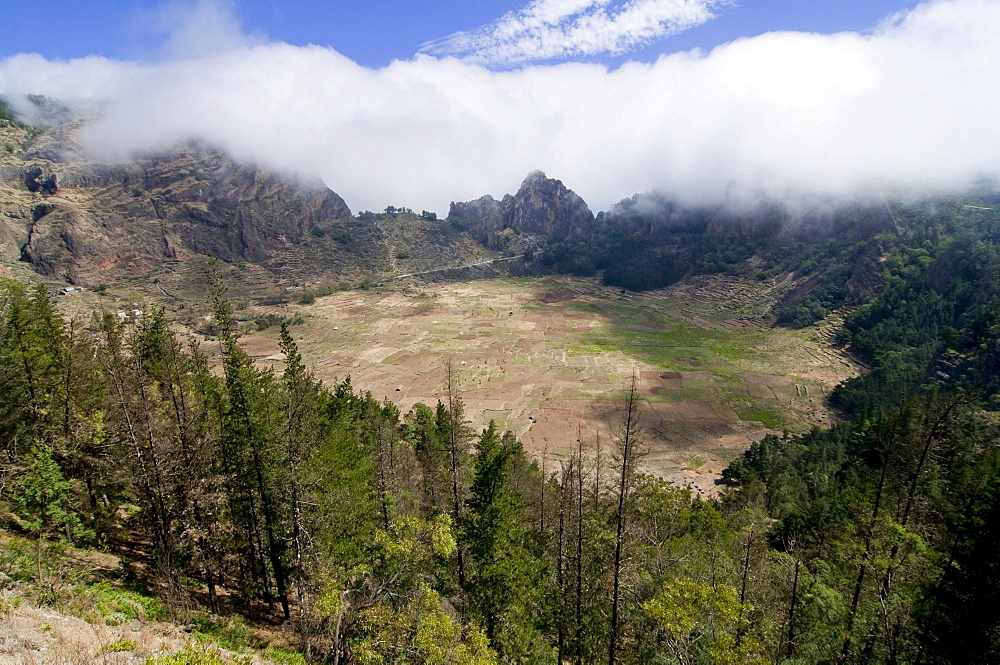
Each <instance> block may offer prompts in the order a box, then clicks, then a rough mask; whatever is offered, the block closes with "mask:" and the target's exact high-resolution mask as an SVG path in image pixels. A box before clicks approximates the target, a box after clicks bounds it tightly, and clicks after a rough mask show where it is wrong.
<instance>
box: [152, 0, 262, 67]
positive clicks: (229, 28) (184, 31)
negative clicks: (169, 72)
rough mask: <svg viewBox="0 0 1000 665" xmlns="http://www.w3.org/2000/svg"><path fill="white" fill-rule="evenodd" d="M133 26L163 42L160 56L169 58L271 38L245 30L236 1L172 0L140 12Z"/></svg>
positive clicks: (184, 57) (205, 53) (211, 52)
mask: <svg viewBox="0 0 1000 665" xmlns="http://www.w3.org/2000/svg"><path fill="white" fill-rule="evenodd" d="M132 29H133V31H135V32H136V33H138V34H140V35H142V36H144V37H146V38H147V39H148V38H149V37H152V38H153V41H154V43H155V42H159V44H158V46H159V48H158V50H159V53H158V55H159V56H160V57H161V58H163V59H166V60H189V59H193V58H200V57H204V56H209V55H216V54H219V53H225V52H227V51H231V50H233V49H236V48H240V47H243V46H255V45H258V44H263V43H265V42H266V41H267V40H266V37H265V36H264V35H262V34H257V33H255V34H246V33H245V32H244V31H243V29H242V26H241V22H240V19H239V17H238V16H237V13H236V5H235V2H234V0H170V1H169V2H167V3H166V4H164V5H161V6H160V7H158V8H156V9H154V10H152V11H149V12H142V13H139V14H138V15H137V16H136V18H135V20H134V21H133V24H132ZM144 41H146V40H144Z"/></svg>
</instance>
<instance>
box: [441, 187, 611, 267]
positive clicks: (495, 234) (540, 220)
mask: <svg viewBox="0 0 1000 665" xmlns="http://www.w3.org/2000/svg"><path fill="white" fill-rule="evenodd" d="M448 218H449V219H454V220H461V221H464V222H468V223H469V224H470V225H471V229H472V232H473V234H474V235H475V237H476V238H477V239H478V240H479V241H480V242H482V243H483V244H484V245H486V246H487V247H490V248H491V249H497V248H498V243H499V242H500V239H501V237H502V236H501V234H502V233H503V232H504V231H505V230H506V229H511V230H512V231H513V232H514V233H518V234H522V235H529V236H543V237H545V238H548V239H553V240H562V239H565V238H568V237H573V236H577V235H580V234H581V233H583V232H584V231H585V230H586V229H587V227H588V225H589V224H591V223H592V222H593V221H594V214H593V213H592V212H591V211H590V208H589V207H587V204H586V202H585V201H584V200H583V199H582V198H580V197H579V196H578V195H577V194H576V193H575V192H573V190H571V189H568V188H567V187H566V186H565V185H564V184H563V183H562V181H560V180H556V179H554V178H548V177H546V176H545V174H544V173H542V172H541V171H534V172H532V173H529V174H528V177H526V178H525V179H524V182H522V183H521V187H520V188H519V189H518V190H517V194H514V195H511V194H507V195H506V196H504V197H503V200H502V201H497V200H496V199H494V198H493V197H492V196H489V195H486V196H483V197H481V198H479V199H476V200H475V201H468V202H465V203H452V204H451V208H450V210H449V212H448Z"/></svg>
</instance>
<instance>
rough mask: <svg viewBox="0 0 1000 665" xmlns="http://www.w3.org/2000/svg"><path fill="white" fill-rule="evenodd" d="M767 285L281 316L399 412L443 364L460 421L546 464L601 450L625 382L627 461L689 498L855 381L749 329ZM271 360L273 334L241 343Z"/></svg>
mask: <svg viewBox="0 0 1000 665" xmlns="http://www.w3.org/2000/svg"><path fill="white" fill-rule="evenodd" d="M782 288H783V287H782V285H781V284H770V283H764V284H762V283H755V282H749V281H743V280H741V279H739V278H730V277H712V278H701V279H698V280H695V281H692V282H687V283H685V284H684V285H679V286H675V287H673V288H670V289H664V290H661V291H657V292H651V293H646V294H636V295H629V294H622V293H621V292H619V291H618V290H616V289H610V288H608V287H604V286H602V285H600V284H599V283H598V282H596V281H593V280H578V279H566V278H547V279H544V280H514V279H504V280H487V281H477V282H469V283H459V284H443V285H433V284H432V285H427V284H424V285H419V286H416V285H411V286H409V287H406V288H403V287H400V288H399V289H398V290H393V291H382V292H372V291H355V292H344V293H339V294H336V295H333V296H330V297H327V298H322V299H320V300H318V301H317V302H316V303H315V304H314V305H311V306H309V307H303V308H301V309H298V310H296V313H299V314H301V315H303V316H304V317H305V319H306V322H305V323H304V324H302V325H300V326H296V327H294V328H293V330H292V333H293V335H295V337H296V339H297V340H298V342H299V346H300V349H301V351H302V353H303V355H304V356H305V358H306V360H307V362H308V363H309V364H310V365H311V366H312V367H313V368H314V369H315V371H316V372H317V374H318V375H319V376H320V377H321V378H323V379H324V380H326V381H337V380H340V379H343V378H344V377H345V376H348V375H349V376H350V377H351V381H352V383H353V385H354V386H355V387H356V388H359V389H361V390H365V391H370V392H371V393H372V395H374V396H375V397H376V398H378V399H383V398H384V399H388V400H391V401H392V402H395V403H396V404H398V405H399V407H400V409H401V410H402V411H403V412H405V411H406V410H408V409H409V408H410V407H412V405H413V404H415V403H417V402H423V403H426V404H428V405H431V406H433V405H434V404H435V403H436V402H437V400H438V399H439V398H441V397H442V395H443V392H444V382H445V369H444V367H445V362H446V359H447V358H451V359H452V362H453V366H454V367H455V368H456V369H457V370H458V375H459V379H460V385H461V388H462V397H463V400H464V402H465V405H466V411H467V415H468V417H469V419H470V420H471V422H472V424H473V425H474V426H475V427H476V428H477V429H479V428H482V427H484V426H485V425H486V424H487V423H488V422H489V421H490V420H491V419H492V420H495V421H497V423H498V425H500V426H501V427H502V428H505V429H510V430H512V431H514V432H515V433H516V434H517V435H518V436H519V437H520V439H521V441H522V442H523V443H524V445H525V447H526V448H528V449H529V450H530V451H532V452H533V453H534V454H535V455H536V456H537V457H539V458H540V459H544V460H545V463H546V464H549V465H552V467H551V468H555V465H556V464H557V463H558V461H559V460H561V459H565V458H566V456H567V455H568V454H569V452H570V451H571V450H572V449H574V448H575V447H576V446H577V445H578V443H577V440H578V439H580V440H582V442H583V444H584V446H585V447H587V448H590V449H593V448H594V447H595V446H596V445H598V441H600V445H601V446H602V448H603V449H604V450H605V451H607V450H609V448H610V441H611V439H612V436H613V432H614V430H615V428H616V421H617V414H618V410H619V406H620V405H619V403H618V401H617V398H619V397H620V396H621V394H622V392H623V389H624V386H625V384H626V382H627V381H628V380H629V377H630V376H631V374H632V372H633V371H635V372H636V373H637V375H638V377H639V387H640V391H641V393H642V396H643V401H642V404H641V413H642V422H643V437H644V441H645V443H646V445H647V447H648V454H647V455H646V456H645V457H644V458H643V461H642V464H643V465H644V466H645V467H646V468H647V469H648V470H649V471H652V472H655V473H657V474H659V475H661V476H663V477H665V478H667V479H668V480H671V481H673V482H675V483H679V484H681V485H685V486H691V487H693V488H694V489H695V490H696V491H699V490H700V491H701V492H702V493H704V494H714V493H716V492H717V491H718V484H717V483H716V481H717V479H718V478H719V473H720V472H721V471H722V469H723V468H725V466H726V465H727V464H728V463H729V461H730V460H732V459H733V458H734V457H736V456H737V455H739V454H740V453H741V452H742V451H743V450H745V449H746V448H747V447H748V446H749V445H750V443H751V441H753V440H755V439H759V438H760V437H762V436H764V435H765V434H766V433H768V432H781V431H783V430H787V431H790V432H797V431H802V430H804V429H807V428H808V427H810V426H812V425H828V424H830V422H831V421H832V420H833V419H834V418H835V416H834V415H833V414H831V413H830V412H829V411H828V410H827V408H826V406H825V398H826V396H827V395H828V393H829V391H830V389H831V388H832V387H833V386H834V385H836V384H837V383H838V382H839V381H841V380H843V379H844V378H846V377H848V376H851V375H853V374H854V373H855V372H856V369H855V367H854V366H853V364H852V363H851V362H850V361H849V360H848V359H847V358H846V357H845V356H843V355H842V354H841V353H840V352H839V351H837V350H836V349H833V348H832V347H831V346H830V345H829V343H828V341H826V338H825V335H824V333H823V331H822V330H820V331H817V330H815V329H813V330H809V331H789V330H783V329H773V328H770V327H768V326H767V325H766V324H765V323H764V320H765V314H766V309H767V307H768V304H769V303H770V302H773V299H774V298H776V297H777V296H778V294H779V293H780V292H781V289H782ZM244 342H245V343H246V344H248V345H249V350H250V351H251V353H253V354H254V355H255V356H256V357H257V358H258V359H260V360H261V361H262V362H273V363H275V364H276V365H278V364H280V360H281V357H280V355H278V354H277V344H276V341H275V340H274V335H273V334H272V333H271V332H270V331H268V333H265V334H259V335H252V336H248V337H246V338H244Z"/></svg>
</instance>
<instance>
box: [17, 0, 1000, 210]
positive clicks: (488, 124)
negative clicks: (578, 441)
mask: <svg viewBox="0 0 1000 665" xmlns="http://www.w3.org/2000/svg"><path fill="white" fill-rule="evenodd" d="M0 15H2V16H3V19H4V28H5V29H4V31H3V33H4V40H3V41H2V42H0V95H2V96H4V97H5V98H6V99H7V100H8V102H9V103H10V104H12V105H13V106H14V108H15V110H17V111H19V112H21V113H22V114H25V116H26V117H27V118H28V119H29V120H32V119H34V120H36V121H37V120H38V118H32V115H31V114H32V113H33V112H34V110H35V109H34V107H33V106H32V105H31V103H30V102H29V101H28V95H31V94H41V95H45V96H48V97H52V98H57V99H59V100H60V101H61V102H62V103H63V104H65V105H66V106H68V107H69V108H71V109H74V110H76V111H77V112H78V113H79V114H80V115H81V116H83V117H86V118H87V119H88V122H87V124H86V125H85V126H84V128H83V129H82V130H81V132H80V135H79V138H80V140H81V141H82V143H83V145H84V146H85V147H86V148H87V149H88V150H89V151H90V152H91V153H92V157H94V158H99V159H108V160H115V159H127V158H130V157H133V156H135V155H137V154H148V153H150V152H156V151H159V150H163V149H166V148H169V147H170V146H172V145H175V144H177V143H178V142H182V141H191V140H201V141H205V142H207V143H209V144H211V145H213V146H216V147H218V148H221V149H224V150H226V151H228V152H230V153H231V154H232V155H234V156H235V157H236V158H237V159H240V160H244V161H249V162H255V163H259V164H261V165H263V166H266V167H268V168H271V169H273V170H276V171H279V172H283V173H287V174H290V175H294V176H296V177H298V178H300V179H302V180H303V181H306V182H311V183H316V184H325V185H327V186H328V187H330V188H331V189H333V190H334V191H336V192H337V193H339V194H341V195H342V196H343V197H344V198H345V200H346V201H347V203H348V205H350V206H351V208H352V209H353V210H356V211H357V210H364V209H371V210H379V209H382V208H384V207H385V206H386V205H394V206H406V207H410V208H413V209H415V210H420V209H426V210H433V211H436V212H438V213H439V214H442V215H443V214H446V212H447V210H448V205H449V202H450V201H462V200H470V199H473V198H478V197H479V196H481V195H483V194H491V195H493V196H495V197H502V196H503V195H504V194H505V193H508V192H513V191H515V190H516V189H517V187H518V185H519V184H520V182H521V180H522V179H523V178H524V177H525V175H527V174H528V173H530V172H531V171H534V170H536V169H540V170H542V171H545V172H546V173H547V174H548V175H549V176H552V177H557V178H559V179H561V180H563V181H564V183H565V184H566V185H567V186H568V187H570V188H572V189H574V190H575V191H577V192H578V193H579V194H580V195H581V196H583V198H584V199H585V200H586V201H587V202H588V203H589V204H590V205H591V207H592V208H593V209H594V210H595V211H596V210H606V209H608V207H609V206H612V205H614V203H615V202H617V201H619V200H621V199H623V198H626V197H629V196H631V195H632V194H634V193H637V192H648V191H656V192H660V193H662V194H664V195H666V196H669V197H671V198H674V199H676V200H678V201H681V202H684V203H690V204H700V203H711V204H723V205H732V206H740V205H745V204H747V203H752V202H755V201H759V200H761V199H770V200H773V199H780V200H783V201H786V202H789V203H791V202H794V201H800V202H801V201H807V200H811V201H815V200H816V199H817V197H820V198H821V199H823V200H830V199H833V198H850V199H858V198H868V199H872V198H875V199H877V198H879V197H882V196H884V195H886V194H887V193H890V194H893V195H902V194H907V195H908V194H919V193H921V192H926V191H935V192H938V191H953V190H961V189H963V188H966V187H968V186H970V185H971V184H972V183H975V182H981V181H982V180H983V179H984V178H988V179H994V181H997V182H1000V122H998V121H997V119H996V118H997V114H996V109H997V108H1000V87H998V86H996V85H995V82H996V81H1000V39H997V35H998V34H1000V2H998V0H921V1H917V0H868V1H862V0H840V1H836V0H525V2H524V3H519V2H493V3H483V2H469V1H468V0H462V1H458V0H437V1H436V2H429V1H424V0H415V1H411V2H405V3H402V2H391V3H390V2H385V1H384V0H369V1H367V2H345V1H343V0H326V1H324V2H319V1H312V2H308V1H306V0H285V1H281V2H279V1H278V0H266V1H259V2H253V3H250V2H234V1H233V0H170V1H168V2H165V3H157V2H152V0H135V1H134V2H115V3H111V2H94V1H90V2H88V1H84V0H77V1H76V2H69V1H68V0H49V1H48V2H47V3H46V4H44V5H37V4H35V5H32V4H30V3H26V2H18V3H7V6H6V7H5V8H4V9H3V10H2V12H0ZM890 18H891V20H890ZM310 45H312V46H310ZM31 54H35V55H31Z"/></svg>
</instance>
